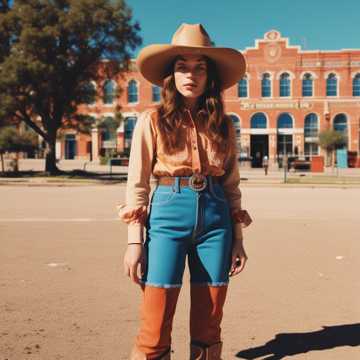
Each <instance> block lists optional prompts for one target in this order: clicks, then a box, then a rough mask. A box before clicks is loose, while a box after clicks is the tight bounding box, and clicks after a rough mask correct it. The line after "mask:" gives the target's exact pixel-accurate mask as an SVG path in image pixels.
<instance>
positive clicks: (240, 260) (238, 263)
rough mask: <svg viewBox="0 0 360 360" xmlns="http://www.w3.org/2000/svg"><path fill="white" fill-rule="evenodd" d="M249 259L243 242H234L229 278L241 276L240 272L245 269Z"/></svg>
mask: <svg viewBox="0 0 360 360" xmlns="http://www.w3.org/2000/svg"><path fill="white" fill-rule="evenodd" d="M247 259H248V257H247V255H246V252H245V249H244V245H243V241H242V240H234V243H233V248H232V256H231V268H230V272H229V276H235V275H237V274H239V272H241V271H242V270H243V269H244V267H245V263H246V261H247Z"/></svg>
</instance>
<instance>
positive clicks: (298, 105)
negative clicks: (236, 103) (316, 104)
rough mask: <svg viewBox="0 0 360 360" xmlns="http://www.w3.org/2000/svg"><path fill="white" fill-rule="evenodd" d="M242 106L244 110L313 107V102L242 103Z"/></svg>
mask: <svg viewBox="0 0 360 360" xmlns="http://www.w3.org/2000/svg"><path fill="white" fill-rule="evenodd" d="M240 108H241V109H242V110H253V109H265V110H267V109H311V108H312V104H310V103H308V102H299V101H296V102H295V101H294V102H287V103H245V102H243V103H241V104H240Z"/></svg>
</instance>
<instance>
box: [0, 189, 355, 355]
mask: <svg viewBox="0 0 360 360" xmlns="http://www.w3.org/2000/svg"><path fill="white" fill-rule="evenodd" d="M124 189H125V187H124V186H123V185H111V186H110V185H108V186H83V187H57V188H54V187H27V186H23V187H22V186H16V187H11V186H1V187H0V201H1V206H0V237H1V240H0V245H1V250H0V360H5V359H7V360H21V359H42V360H60V359H66V360H95V359H96V360H113V359H117V360H125V359H127V356H128V353H129V351H130V348H131V346H132V342H133V339H134V336H135V334H136V332H137V327H138V316H139V315H138V310H139V301H140V296H139V295H140V290H139V288H138V287H137V286H136V285H134V284H132V283H131V282H130V281H129V280H128V278H125V277H124V275H123V273H122V270H123V266H122V256H123V253H124V250H125V244H126V226H125V225H124V224H122V223H121V222H120V221H119V220H117V217H116V209H115V205H116V203H117V202H118V201H120V202H122V201H123V200H124ZM242 191H243V198H244V202H243V203H244V205H245V206H246V207H247V208H248V210H249V212H250V213H251V215H252V216H253V219H254V223H253V224H252V225H251V226H250V227H249V228H248V229H246V230H245V245H246V250H247V253H248V256H249V260H248V263H247V266H246V268H245V270H244V271H243V272H242V273H241V274H239V275H238V276H236V277H234V278H232V280H231V284H230V289H229V293H228V298H227V302H226V305H225V309H224V320H223V323H222V328H223V339H224V354H223V358H224V360H227V359H237V358H240V359H273V360H275V359H290V358H291V359H326V360H348V359H351V360H357V359H360V346H359V345H360V301H359V300H360V281H359V264H360V241H359V239H360V236H359V225H360V223H359V213H360V211H359V210H360V208H359V206H360V189H355V188H354V189H351V188H347V189H342V188H338V189H334V188H332V189H331V188H275V187H246V186H244V187H243V190H242ZM188 311H189V285H188V272H187V270H186V272H185V275H184V286H183V288H182V291H181V295H180V298H179V303H178V307H177V312H176V316H175V319H174V330H173V350H174V353H173V359H175V360H183V359H188V340H189V336H188V321H189V317H188Z"/></svg>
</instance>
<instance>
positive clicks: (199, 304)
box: [190, 284, 228, 360]
mask: <svg viewBox="0 0 360 360" xmlns="http://www.w3.org/2000/svg"><path fill="white" fill-rule="evenodd" d="M227 288H228V286H227V285H224V286H204V285H195V284H191V288H190V297H191V309H190V339H191V343H190V359H194V360H195V359H196V360H205V359H209V360H221V350H222V341H221V326H220V324H221V321H222V317H223V307H224V304H225V299H226V293H227Z"/></svg>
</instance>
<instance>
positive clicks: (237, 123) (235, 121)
mask: <svg viewBox="0 0 360 360" xmlns="http://www.w3.org/2000/svg"><path fill="white" fill-rule="evenodd" d="M230 118H231V120H232V122H233V124H234V128H235V132H236V149H237V151H238V152H240V150H241V141H240V140H241V139H240V134H241V127H240V119H239V118H238V117H237V116H236V115H230Z"/></svg>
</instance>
